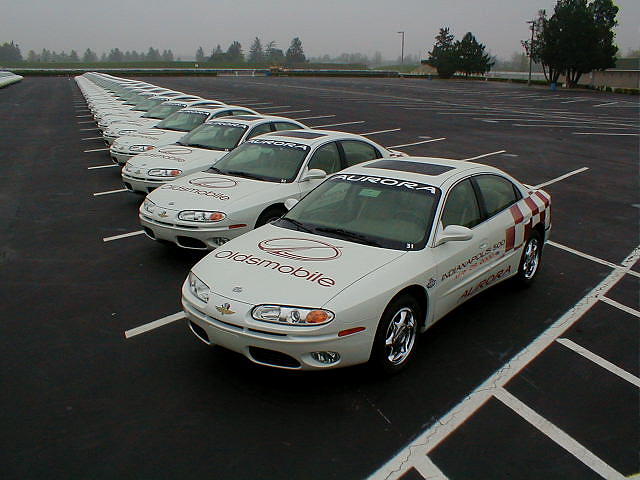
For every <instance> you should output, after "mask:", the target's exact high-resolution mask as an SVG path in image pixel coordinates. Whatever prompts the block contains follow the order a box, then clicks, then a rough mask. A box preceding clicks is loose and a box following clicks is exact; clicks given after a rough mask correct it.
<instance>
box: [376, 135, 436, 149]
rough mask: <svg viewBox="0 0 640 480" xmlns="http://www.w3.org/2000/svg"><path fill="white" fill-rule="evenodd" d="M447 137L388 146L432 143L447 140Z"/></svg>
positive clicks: (400, 146)
mask: <svg viewBox="0 0 640 480" xmlns="http://www.w3.org/2000/svg"><path fill="white" fill-rule="evenodd" d="M446 139H447V137H441V138H432V139H431V140H421V141H419V142H413V143H404V144H402V145H391V146H390V147H387V148H402V147H411V146H413V145H422V144H423V143H431V142H439V141H440V140H446Z"/></svg>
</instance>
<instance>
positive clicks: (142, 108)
mask: <svg viewBox="0 0 640 480" xmlns="http://www.w3.org/2000/svg"><path fill="white" fill-rule="evenodd" d="M164 101H165V100H161V99H158V98H156V97H147V99H146V100H145V101H144V102H142V103H141V104H140V105H138V106H137V107H136V108H134V109H133V110H135V111H137V112H148V111H149V110H151V109H152V108H153V107H155V106H156V105H160V104H161V103H162V102H164Z"/></svg>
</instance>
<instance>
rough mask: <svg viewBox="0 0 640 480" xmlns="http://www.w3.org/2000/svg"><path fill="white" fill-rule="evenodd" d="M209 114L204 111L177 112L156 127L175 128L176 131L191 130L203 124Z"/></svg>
mask: <svg viewBox="0 0 640 480" xmlns="http://www.w3.org/2000/svg"><path fill="white" fill-rule="evenodd" d="M207 116H208V114H207V113H204V112H175V113H173V114H171V115H170V116H168V117H167V118H165V119H164V120H163V121H161V122H160V123H158V124H157V125H156V126H155V128H161V129H163V130H175V131H176V132H190V131H191V130H193V129H194V128H196V127H197V126H199V125H201V124H202V123H203V122H204V121H205V120H206V119H207Z"/></svg>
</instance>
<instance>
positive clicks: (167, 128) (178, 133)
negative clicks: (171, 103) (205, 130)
mask: <svg viewBox="0 0 640 480" xmlns="http://www.w3.org/2000/svg"><path fill="white" fill-rule="evenodd" d="M247 113H248V114H257V112H255V111H254V110H251V109H250V108H246V107H239V106H237V105H212V106H210V107H207V106H204V105H200V106H198V107H191V106H189V107H186V108H183V109H181V110H178V111H177V112H175V113H172V114H171V115H169V116H168V117H167V118H165V119H164V120H162V121H161V122H160V123H158V124H157V125H155V126H154V127H152V128H149V129H146V130H141V131H139V132H137V133H132V134H127V135H123V136H121V137H119V138H117V139H116V140H115V141H114V142H113V143H112V144H111V147H110V151H111V159H112V160H113V161H114V162H116V163H118V164H120V165H124V164H125V163H127V160H129V159H130V158H131V157H133V156H134V155H136V154H138V153H142V152H148V151H149V150H153V149H154V148H158V147H162V146H165V145H170V144H172V143H174V142H176V141H178V140H179V139H180V138H181V137H183V136H184V135H185V133H187V132H190V131H191V130H193V129H194V128H196V127H198V126H199V125H201V124H203V123H204V122H206V121H207V120H210V119H212V118H218V117H228V116H231V115H243V114H247Z"/></svg>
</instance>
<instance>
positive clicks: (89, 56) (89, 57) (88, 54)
mask: <svg viewBox="0 0 640 480" xmlns="http://www.w3.org/2000/svg"><path fill="white" fill-rule="evenodd" d="M82 61H83V62H87V63H93V62H97V61H98V55H96V52H94V51H93V50H91V49H90V48H87V49H86V50H85V51H84V54H83V55H82Z"/></svg>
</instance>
